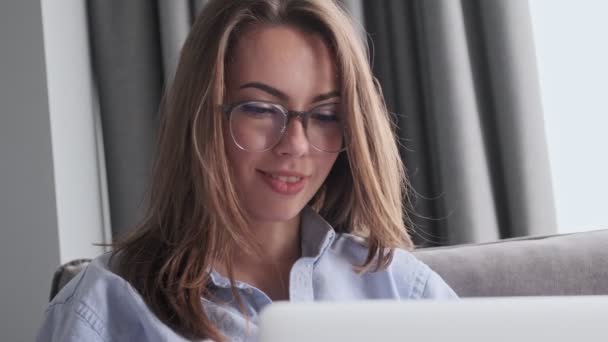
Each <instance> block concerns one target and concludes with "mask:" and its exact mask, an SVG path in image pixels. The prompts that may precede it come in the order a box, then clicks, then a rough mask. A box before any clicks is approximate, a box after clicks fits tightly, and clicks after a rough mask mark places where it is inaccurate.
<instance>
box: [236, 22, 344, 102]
mask: <svg viewBox="0 0 608 342" xmlns="http://www.w3.org/2000/svg"><path fill="white" fill-rule="evenodd" d="M231 52H232V56H231V60H232V62H231V63H229V64H228V70H227V71H228V75H227V76H228V93H229V95H230V94H232V95H235V92H238V87H239V86H240V85H242V84H245V83H248V82H262V83H265V84H268V85H270V86H272V87H275V88H277V89H279V90H281V91H282V92H284V93H285V94H287V95H288V96H289V98H290V99H296V100H297V99H299V100H303V99H305V98H308V97H310V98H312V97H314V96H316V95H318V94H321V93H325V92H330V91H335V90H338V80H337V73H336V67H335V58H334V56H333V53H332V52H331V50H330V48H329V47H328V45H327V43H326V42H325V40H324V39H323V37H322V36H321V35H320V34H316V33H307V32H304V31H302V30H300V29H298V28H295V27H291V26H286V25H279V26H276V25H275V26H270V25H263V26H256V27H253V28H250V29H249V30H247V31H245V32H244V33H243V34H242V35H241V36H240V37H238V38H237V41H236V44H235V46H234V47H233V49H232V51H231Z"/></svg>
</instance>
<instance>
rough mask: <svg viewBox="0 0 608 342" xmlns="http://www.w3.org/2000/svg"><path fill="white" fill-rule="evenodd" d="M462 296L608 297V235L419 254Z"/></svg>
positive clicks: (508, 242) (429, 250) (526, 240)
mask: <svg viewBox="0 0 608 342" xmlns="http://www.w3.org/2000/svg"><path fill="white" fill-rule="evenodd" d="M414 254H415V255H416V256H417V257H418V258H419V259H420V260H422V261H424V262H425V263H426V264H427V265H429V266H430V267H431V268H432V269H433V270H435V271H436V272H437V273H439V274H440V275H441V276H442V277H443V278H444V280H445V281H446V282H447V283H448V284H449V285H450V286H452V288H453V289H454V291H456V293H458V294H459V295H460V296H461V297H487V296H535V295H538V296H550V295H607V294H608V230H599V231H592V232H585V233H574V234H565V235H553V236H545V237H529V238H518V239H509V240H501V241H497V242H492V243H486V244H472V245H460V246H448V247H439V248H426V249H419V250H417V251H415V252H414Z"/></svg>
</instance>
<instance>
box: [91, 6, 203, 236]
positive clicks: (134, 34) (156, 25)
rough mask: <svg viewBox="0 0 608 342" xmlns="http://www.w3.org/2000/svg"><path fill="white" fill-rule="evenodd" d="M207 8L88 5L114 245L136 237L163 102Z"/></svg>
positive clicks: (147, 185)
mask: <svg viewBox="0 0 608 342" xmlns="http://www.w3.org/2000/svg"><path fill="white" fill-rule="evenodd" d="M203 3H204V1H203V0H158V1H156V2H155V1H150V0H129V1H122V0H111V1H108V0H89V1H88V2H87V11H88V17H89V34H90V41H91V50H92V62H93V69H94V72H95V77H96V83H97V87H98V89H97V90H98V94H99V104H100V110H101V125H102V130H103V140H104V150H105V159H106V169H107V178H108V182H107V184H108V195H109V202H110V216H111V221H112V232H113V234H114V236H115V237H117V236H120V235H121V233H124V232H126V231H128V230H130V229H132V227H133V226H134V225H135V224H136V223H137V221H138V220H139V219H140V218H141V215H142V213H143V209H144V206H145V203H144V199H145V194H146V191H147V190H148V187H149V181H150V171H151V167H152V159H153V155H154V148H155V139H156V130H157V127H158V105H159V103H160V98H161V94H162V91H163V88H164V87H165V85H166V84H167V83H168V82H169V81H170V80H171V78H172V75H173V71H174V69H175V64H176V63H177V60H178V56H179V50H180V48H181V45H182V44H183V41H184V40H185V37H186V35H187V34H188V31H189V29H190V25H191V23H192V20H193V17H194V13H196V11H197V10H199V9H200V8H201V7H202V5H203Z"/></svg>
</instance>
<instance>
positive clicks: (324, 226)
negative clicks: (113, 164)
mask: <svg viewBox="0 0 608 342" xmlns="http://www.w3.org/2000/svg"><path fill="white" fill-rule="evenodd" d="M359 37H361V35H360V34H359V32H357V31H356V30H355V29H354V26H353V24H352V23H351V22H350V21H349V19H348V17H347V15H346V14H345V13H344V12H343V11H342V10H341V9H340V8H339V7H338V6H337V5H336V4H335V3H333V2H331V1H327V0H310V1H304V0H293V1H290V0H284V1H279V0H255V1H243V0H218V1H210V2H209V3H208V5H207V6H206V8H205V9H204V10H203V12H202V13H201V14H200V16H199V17H198V18H197V20H196V22H195V23H194V25H193V27H192V31H191V33H190V35H189V37H188V39H187V41H186V43H185V45H184V47H183V50H182V54H181V59H180V62H179V66H178V68H177V71H176V75H175V79H174V81H173V84H172V86H171V88H170V90H169V91H168V93H167V94H166V97H165V99H164V102H163V107H162V108H163V117H162V123H161V130H160V137H159V148H158V157H157V160H156V163H155V168H154V176H153V185H152V190H151V193H150V201H149V202H150V206H149V211H148V215H147V216H146V218H145V219H144V220H143V222H142V223H141V224H140V226H139V227H138V229H136V230H135V232H134V233H133V235H132V236H130V237H129V238H127V239H126V240H124V241H122V242H120V243H118V244H117V245H116V246H115V247H116V248H115V250H114V252H113V253H112V254H111V256H102V257H100V258H98V259H96V260H94V261H93V262H92V264H91V265H89V267H88V268H87V270H86V271H84V272H82V273H81V274H80V275H79V276H77V277H76V279H74V280H73V281H71V282H70V283H69V284H68V285H67V286H66V287H65V288H64V289H63V290H62V291H61V292H60V293H59V294H58V295H57V297H56V298H55V299H54V300H53V302H52V303H51V305H50V307H49V309H48V310H47V312H46V321H45V323H44V326H43V327H42V330H41V331H40V337H39V340H40V341H47V340H53V341H76V340H87V341H119V340H120V341H143V340H168V341H180V340H184V339H204V338H209V339H213V340H224V339H225V340H244V339H248V338H255V332H256V325H255V322H256V319H257V315H258V313H259V312H260V310H261V309H262V308H263V307H264V306H266V305H268V304H270V303H271V302H272V301H275V300H290V301H314V300H356V299H380V298H382V299H388V298H394V299H418V298H452V297H455V296H456V295H455V293H454V292H453V291H452V290H451V289H450V288H449V286H447V285H446V284H445V283H444V282H443V280H442V279H441V278H440V277H439V276H438V275H437V274H436V273H434V272H433V271H431V270H430V269H429V268H428V267H427V266H425V265H424V264H422V263H421V262H419V261H417V260H416V259H415V258H414V257H413V256H412V255H411V254H410V253H409V252H408V250H411V249H412V248H413V245H412V241H411V239H410V237H409V235H408V234H407V229H406V227H405V225H404V222H405V221H406V218H404V216H403V212H404V205H403V198H404V194H405V190H407V189H406V181H405V175H404V170H403V166H402V163H401V160H400V158H399V153H398V148H397V145H396V143H395V139H394V135H393V130H392V126H391V121H390V117H389V114H388V112H387V110H386V107H385V105H384V103H383V99H382V96H381V94H380V91H379V89H378V87H377V86H376V85H375V83H374V79H373V76H372V73H371V70H370V66H369V64H368V57H367V55H366V50H365V48H364V44H363V42H362V41H360V40H359V39H358V38H359Z"/></svg>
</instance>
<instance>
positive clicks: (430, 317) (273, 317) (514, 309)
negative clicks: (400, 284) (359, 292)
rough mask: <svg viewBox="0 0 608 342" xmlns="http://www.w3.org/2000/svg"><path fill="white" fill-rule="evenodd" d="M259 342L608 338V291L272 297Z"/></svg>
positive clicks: (560, 341)
mask: <svg viewBox="0 0 608 342" xmlns="http://www.w3.org/2000/svg"><path fill="white" fill-rule="evenodd" d="M258 323H259V325H258V328H259V330H258V333H259V335H258V338H259V341H260V342H284V341H290V342H298V341H307V342H309V341H349V342H370V341H410V342H411V341H419V342H454V341H470V342H482V341H483V342H486V341H492V342H496V341H505V342H507V341H508V342H521V341H535V342H536V341H551V342H572V341H602V342H606V341H608V296H577V297H501V298H469V299H461V300H460V301H456V300H455V301H432V300H420V301H359V302H316V303H288V302H276V303H274V304H271V305H269V306H268V307H267V308H265V309H264V310H263V311H262V313H261V315H260V317H259V321H258Z"/></svg>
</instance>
